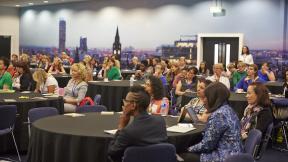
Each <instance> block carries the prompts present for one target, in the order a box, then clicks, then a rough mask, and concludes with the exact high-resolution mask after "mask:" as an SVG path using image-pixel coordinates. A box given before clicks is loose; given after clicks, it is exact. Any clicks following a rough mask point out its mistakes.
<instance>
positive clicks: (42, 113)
mask: <svg viewBox="0 0 288 162" xmlns="http://www.w3.org/2000/svg"><path fill="white" fill-rule="evenodd" d="M58 114H59V112H58V110H57V109H56V108H54V107H38V108H33V109H30V110H29V111H28V121H29V122H30V123H33V122H35V121H36V120H38V119H41V118H44V117H48V116H54V115H58Z"/></svg>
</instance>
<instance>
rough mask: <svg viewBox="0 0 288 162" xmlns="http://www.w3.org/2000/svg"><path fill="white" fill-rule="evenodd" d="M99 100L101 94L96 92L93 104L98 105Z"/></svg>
mask: <svg viewBox="0 0 288 162" xmlns="http://www.w3.org/2000/svg"><path fill="white" fill-rule="evenodd" d="M100 102H101V95H100V94H96V95H95V97H94V103H95V105H100Z"/></svg>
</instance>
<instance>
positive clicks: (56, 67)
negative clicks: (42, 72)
mask: <svg viewBox="0 0 288 162" xmlns="http://www.w3.org/2000/svg"><path fill="white" fill-rule="evenodd" d="M48 72H49V73H51V74H65V73H66V72H65V69H64V66H63V64H62V61H61V59H60V58H59V57H55V58H54V61H53V63H52V65H51V67H50V68H49V71H48Z"/></svg>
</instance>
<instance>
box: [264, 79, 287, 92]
mask: <svg viewBox="0 0 288 162" xmlns="http://www.w3.org/2000/svg"><path fill="white" fill-rule="evenodd" d="M283 84H284V82H278V81H276V82H266V83H265V85H266V87H267V88H268V89H269V91H270V92H271V93H272V94H283V91H284V88H283Z"/></svg>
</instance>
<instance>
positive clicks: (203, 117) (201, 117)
mask: <svg viewBox="0 0 288 162" xmlns="http://www.w3.org/2000/svg"><path fill="white" fill-rule="evenodd" d="M210 115H211V113H207V110H205V111H204V113H203V114H201V115H197V117H198V119H199V121H201V122H204V123H207V121H208V118H209V116H210Z"/></svg>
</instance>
